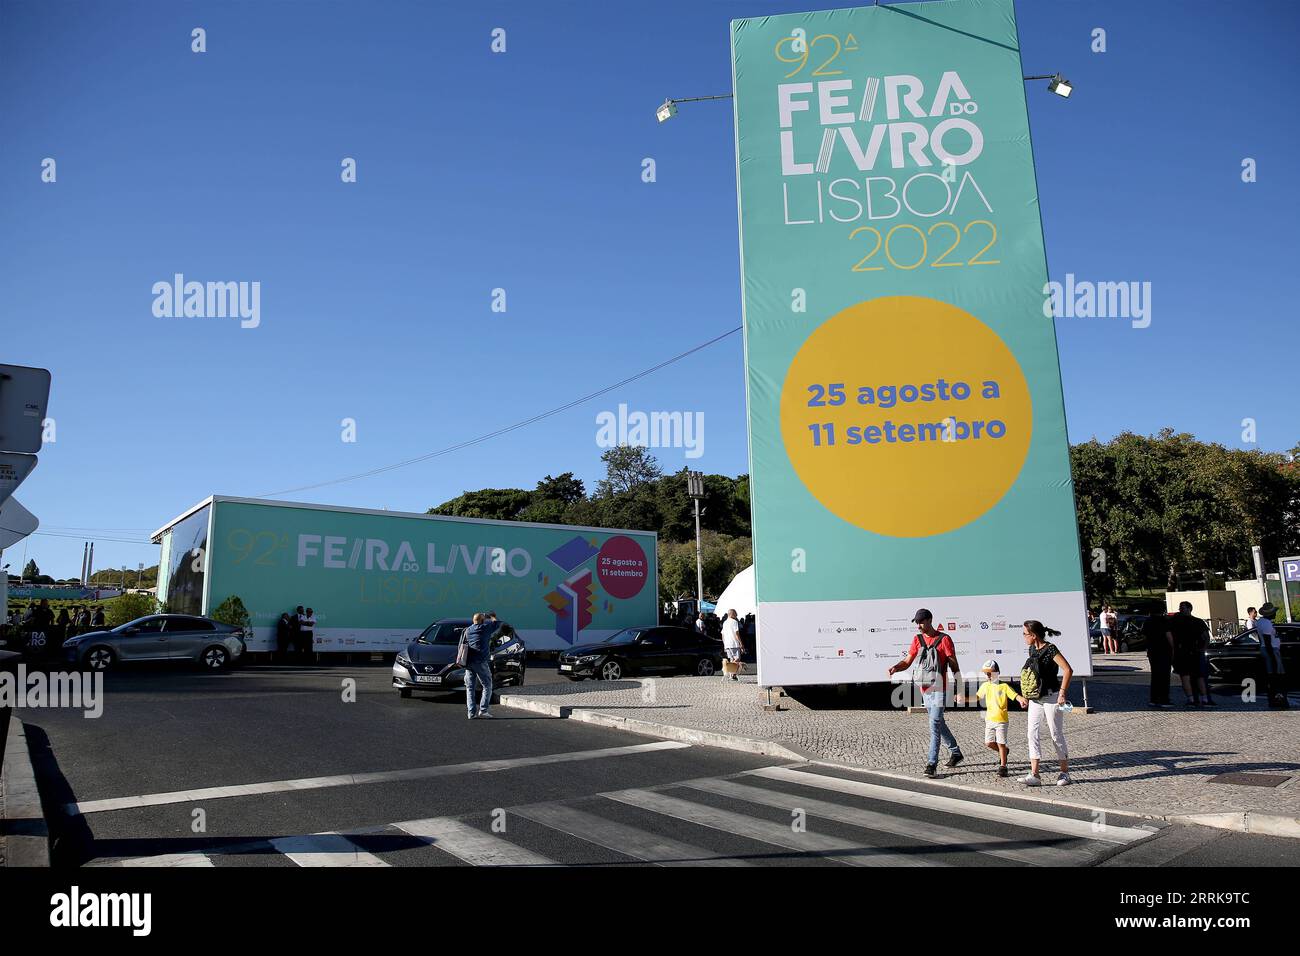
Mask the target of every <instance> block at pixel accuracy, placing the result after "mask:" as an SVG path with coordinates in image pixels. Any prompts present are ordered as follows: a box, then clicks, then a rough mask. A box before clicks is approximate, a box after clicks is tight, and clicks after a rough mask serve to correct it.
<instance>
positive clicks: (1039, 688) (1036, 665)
mask: <svg viewBox="0 0 1300 956" xmlns="http://www.w3.org/2000/svg"><path fill="white" fill-rule="evenodd" d="M1060 634H1061V632H1060V631H1054V630H1052V629H1051V628H1050V627H1044V626H1043V622H1042V621H1025V629H1024V638H1025V646H1026V647H1027V648H1028V650H1029V658H1028V659H1027V660H1026V661H1025V666H1024V667H1023V668H1022V669H1021V671H1020V691H1021V693H1022V694H1023V695H1024V696H1025V697H1027V698H1028V699H1029V704H1028V706H1029V773H1028V774H1027V775H1026V776H1024V777H1021V778H1020V782H1021V783H1023V784H1024V785H1025V786H1027V787H1041V786H1042V785H1043V781H1042V779H1041V778H1040V777H1039V776H1038V763H1039V761H1040V760H1041V759H1042V756H1043V751H1042V747H1041V745H1040V743H1039V740H1038V736H1039V733H1040V732H1041V731H1042V727H1043V725H1044V724H1046V725H1047V730H1048V733H1049V734H1050V735H1051V738H1052V745H1053V746H1054V747H1055V748H1056V759H1057V760H1059V761H1060V764H1061V775H1060V776H1059V777H1057V778H1056V785H1057V786H1058V787H1064V786H1068V785H1069V783H1070V751H1069V748H1068V747H1067V745H1066V743H1065V714H1064V713H1063V712H1062V711H1061V705H1062V704H1064V703H1065V701H1066V693H1067V691H1068V690H1069V688H1070V678H1071V677H1072V676H1073V675H1074V671H1073V670H1072V669H1071V668H1070V662H1069V661H1067V660H1066V659H1065V656H1064V655H1063V654H1062V653H1061V652H1060V650H1058V649H1057V647H1056V645H1055V644H1053V643H1052V642H1051V641H1050V640H1048V639H1049V638H1052V637H1059V636H1060Z"/></svg>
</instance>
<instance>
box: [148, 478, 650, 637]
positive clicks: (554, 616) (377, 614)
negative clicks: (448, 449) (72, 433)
mask: <svg viewBox="0 0 1300 956" xmlns="http://www.w3.org/2000/svg"><path fill="white" fill-rule="evenodd" d="M153 540H154V542H155V543H157V544H160V545H161V546H162V554H161V556H160V561H159V565H158V597H159V600H161V601H163V602H164V603H165V606H166V609H167V610H168V611H170V612H172V613H180V614H204V615H210V614H211V613H212V611H213V610H214V609H215V608H217V607H219V606H220V605H221V603H222V602H223V601H225V600H226V599H227V598H229V597H231V596H237V597H238V598H239V599H240V600H241V601H242V602H243V604H244V606H245V607H246V608H247V609H248V613H249V617H250V623H251V625H252V637H251V638H250V639H249V641H248V647H249V650H250V651H268V650H273V649H274V647H275V638H276V633H275V626H276V622H277V620H278V619H279V617H280V615H281V613H284V612H288V613H290V614H292V613H293V612H294V609H295V608H296V607H297V606H298V605H302V606H303V607H310V608H312V609H313V611H314V612H315V616H316V628H315V632H314V635H315V646H316V650H317V651H320V652H324V653H329V652H345V653H346V652H360V651H380V652H384V653H393V652H395V651H398V650H401V649H402V648H403V647H404V646H405V645H406V644H407V643H408V642H409V641H410V640H411V639H412V638H413V637H415V636H416V635H417V634H419V632H420V631H421V630H423V629H424V628H425V626H427V625H428V624H430V623H432V622H433V621H435V620H438V619H439V618H445V617H468V616H470V615H471V614H473V613H474V612H475V611H487V610H492V611H496V612H497V614H498V615H499V616H500V618H501V619H502V620H504V621H508V622H510V624H512V625H513V626H514V627H515V629H516V630H517V631H519V632H520V633H521V634H522V635H523V637H524V641H525V643H526V644H527V646H528V648H529V650H547V649H563V648H566V647H571V646H573V645H574V644H580V643H590V642H594V641H599V640H601V639H603V638H605V637H608V636H609V635H611V634H613V633H614V632H616V631H618V630H621V629H622V628H625V627H633V626H645V625H653V624H655V623H656V620H657V613H658V585H657V581H658V565H657V536H656V535H655V533H654V532H649V531H623V530H611V529H609V528H580V527H572V526H567V525H551V524H533V523H528V522H522V521H489V520H483V519H476V518H449V517H443V516H438V515H424V514H407V513H402V512H393V511H375V510H369V509H364V508H343V507H333V506H327V505H315V504H297V503H293V502H281V501H266V500H259V499H252V498H231V497H222V496H217V495H214V496H213V497H211V498H207V499H205V500H204V501H201V502H200V503H199V504H197V505H195V506H194V507H193V508H190V509H189V510H188V511H185V512H184V513H182V514H181V515H179V516H177V517H176V518H174V519H173V520H171V521H169V522H168V523H167V524H165V525H164V526H163V527H161V528H159V529H158V530H157V531H155V532H154V534H153Z"/></svg>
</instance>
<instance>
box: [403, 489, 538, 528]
mask: <svg viewBox="0 0 1300 956" xmlns="http://www.w3.org/2000/svg"><path fill="white" fill-rule="evenodd" d="M532 500H533V493H532V492H531V491H524V490H523V489H522V488H484V489H482V490H481V491H467V492H465V493H464V494H463V495H459V496H458V497H455V498H452V499H451V500H450V501H444V502H443V503H442V504H440V505H438V506H436V507H433V508H430V509H429V510H428V511H427V512H426V514H431V515H449V516H451V517H454V518H495V519H498V520H505V521H516V520H518V518H519V514H520V512H521V511H523V510H524V509H525V508H526V507H528V505H529V504H531V503H532Z"/></svg>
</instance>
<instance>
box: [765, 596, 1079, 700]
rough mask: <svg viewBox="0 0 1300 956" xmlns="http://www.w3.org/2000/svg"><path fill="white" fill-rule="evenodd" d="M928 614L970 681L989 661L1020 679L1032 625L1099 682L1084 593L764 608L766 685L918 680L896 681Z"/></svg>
mask: <svg viewBox="0 0 1300 956" xmlns="http://www.w3.org/2000/svg"><path fill="white" fill-rule="evenodd" d="M920 608H928V609H929V610H930V611H931V613H933V614H934V626H935V627H936V628H938V629H941V630H942V631H944V632H945V633H947V634H949V636H950V637H951V638H952V642H953V646H954V647H955V648H956V650H957V663H958V665H959V666H960V667H961V671H962V673H963V674H966V675H968V676H970V677H972V678H977V677H979V674H980V667H981V666H982V665H983V663H984V661H986V660H989V659H992V660H995V661H997V662H998V666H999V667H1000V668H1001V672H1002V676H1003V677H1004V678H1016V677H1018V676H1019V675H1020V666H1021V665H1022V664H1023V663H1024V662H1025V642H1024V637H1023V631H1024V622H1025V621H1026V620H1038V621H1042V622H1043V624H1045V625H1046V626H1047V627H1050V628H1052V629H1053V630H1057V631H1060V632H1061V636H1060V637H1057V638H1053V639H1052V640H1053V642H1054V643H1055V644H1056V646H1057V647H1059V648H1060V649H1061V653H1062V654H1064V655H1065V658H1066V660H1068V661H1069V662H1070V666H1071V667H1072V668H1073V669H1074V675H1075V676H1076V677H1091V676H1092V646H1091V644H1090V643H1089V641H1088V626H1087V622H1088V613H1087V606H1086V604H1085V602H1084V596H1083V592H1082V591H1053V592H1047V593H1039V594H991V595H963V596H960V597H943V596H931V597H909V598H888V599H881V600H871V601H782V602H769V601H760V602H759V605H758V617H757V623H758V683H759V684H760V685H761V686H764V687H775V686H788V687H796V686H798V685H800V684H870V683H877V682H884V681H890V680H895V681H898V680H910V679H911V678H910V674H909V673H900V674H897V675H895V676H894V677H892V678H891V677H890V676H889V667H890V665H891V664H896V663H898V662H899V661H901V660H902V659H903V658H904V657H905V656H906V655H907V650H908V648H909V647H910V646H911V644H912V638H913V636H915V634H916V633H917V627H916V625H915V624H913V623H912V615H913V614H915V613H916V612H917V610H918V609H920Z"/></svg>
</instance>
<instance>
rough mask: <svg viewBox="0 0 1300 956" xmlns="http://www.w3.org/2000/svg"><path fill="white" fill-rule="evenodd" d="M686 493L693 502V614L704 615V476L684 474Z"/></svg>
mask: <svg viewBox="0 0 1300 956" xmlns="http://www.w3.org/2000/svg"><path fill="white" fill-rule="evenodd" d="M686 493H687V494H688V495H690V496H691V499H692V500H693V501H694V502H695V597H696V607H695V613H696V614H697V615H698V614H702V613H704V556H703V552H702V551H701V550H700V499H701V498H703V497H704V474H703V472H699V471H688V472H687V473H686Z"/></svg>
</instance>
